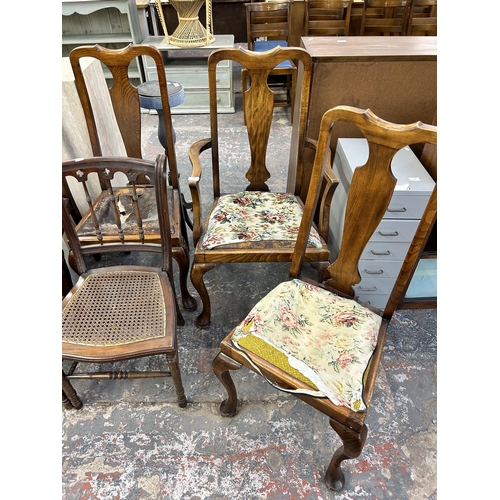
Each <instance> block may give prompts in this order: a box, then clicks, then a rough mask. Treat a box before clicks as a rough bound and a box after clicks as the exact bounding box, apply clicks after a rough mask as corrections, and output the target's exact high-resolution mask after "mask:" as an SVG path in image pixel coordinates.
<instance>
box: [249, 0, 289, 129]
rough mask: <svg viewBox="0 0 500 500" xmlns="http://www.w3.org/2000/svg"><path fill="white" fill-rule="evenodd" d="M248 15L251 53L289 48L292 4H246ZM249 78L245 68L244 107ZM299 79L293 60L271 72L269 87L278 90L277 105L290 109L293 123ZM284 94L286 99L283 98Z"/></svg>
mask: <svg viewBox="0 0 500 500" xmlns="http://www.w3.org/2000/svg"><path fill="white" fill-rule="evenodd" d="M245 12H246V23H247V44H248V50H252V51H255V52H265V51H267V50H271V49H273V48H274V47H278V46H280V47H288V36H289V30H290V28H289V19H290V2H288V1H286V2H252V3H246V4H245ZM283 77H284V78H283ZM247 79H248V72H247V71H246V69H245V68H243V69H242V71H241V84H242V96H243V107H245V104H244V103H245V97H246V89H247V83H248V82H247ZM296 79H297V67H296V65H295V63H294V61H293V60H285V61H282V62H280V63H279V64H278V65H277V66H276V67H275V68H274V69H273V70H272V71H271V72H270V73H269V85H270V87H271V88H273V89H274V90H275V98H274V106H276V107H290V108H291V111H292V112H291V114H290V121H291V122H293V109H294V98H295V82H296ZM283 82H284V83H283ZM283 92H284V94H285V97H284V98H281V97H280V95H281V94H282V93H283ZM245 123H246V116H245Z"/></svg>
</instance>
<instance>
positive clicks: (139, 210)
mask: <svg viewBox="0 0 500 500" xmlns="http://www.w3.org/2000/svg"><path fill="white" fill-rule="evenodd" d="M166 165H167V163H166V157H165V156H164V155H159V156H158V158H157V159H156V162H150V161H146V160H141V159H137V158H105V157H95V158H88V159H81V160H71V161H66V162H64V163H63V164H62V175H63V178H66V177H68V176H71V177H73V178H74V179H76V180H77V181H78V182H79V183H81V184H82V185H83V186H84V188H85V190H86V191H88V189H87V183H88V180H89V177H90V176H91V175H97V176H99V179H100V180H101V181H102V182H103V184H105V185H106V186H107V189H108V190H109V193H110V195H111V198H112V200H113V202H112V204H111V206H109V205H108V206H106V207H103V208H105V210H94V204H93V203H92V201H91V200H90V201H89V210H90V212H91V215H92V217H91V218H92V221H93V224H94V225H95V228H96V233H97V234H98V235H99V238H98V240H99V241H98V243H95V244H91V245H90V244H83V243H82V240H81V238H80V237H79V236H78V233H77V230H76V227H75V224H74V222H73V219H72V218H71V216H70V214H69V211H68V208H67V206H66V204H65V202H64V199H63V204H62V207H63V214H62V222H63V234H64V235H65V237H66V238H67V240H68V245H69V247H70V249H71V250H72V252H73V255H74V256H75V260H76V267H77V272H78V274H79V275H80V278H79V280H78V282H77V283H76V284H75V286H73V287H72V289H71V290H70V292H69V293H68V294H67V295H66V296H65V297H64V298H63V301H62V359H63V361H66V360H69V361H72V363H71V365H70V368H69V369H67V370H66V371H65V370H64V369H63V373H62V390H63V405H64V407H65V408H67V409H71V408H77V409H78V408H81V407H82V406H83V403H82V401H81V399H80V398H79V397H78V395H77V393H76V391H75V389H74V387H73V384H72V381H73V380H80V379H90V380H110V379H127V378H129V379H133V378H149V377H169V376H171V377H172V381H173V384H174V387H175V391H176V393H177V401H178V404H179V406H180V407H182V408H183V407H185V406H186V404H187V402H186V396H185V394H184V389H183V385H182V380H181V373H180V370H179V360H178V350H177V325H183V324H184V320H183V318H182V315H181V312H180V308H179V307H178V305H177V300H176V296H175V289H174V285H173V277H172V247H171V239H170V221H169V212H168V203H167V193H166V191H167V166H166ZM118 172H120V173H122V174H123V175H125V176H126V178H127V180H128V185H127V186H126V187H124V188H114V187H113V186H112V184H111V181H112V179H113V178H114V177H115V175H116V174H117V173H118ZM141 175H144V176H146V177H148V179H149V180H150V184H149V185H148V186H142V185H138V184H137V178H138V177H139V176H141ZM145 190H151V191H152V196H151V197H148V201H147V202H146V196H142V194H143V193H144V191H145ZM89 198H90V196H89ZM126 199H128V200H127V202H129V201H130V203H132V204H133V205H134V210H133V212H132V213H131V214H128V215H127V216H123V215H121V213H120V201H121V200H124V201H125V200H126ZM151 199H152V200H153V201H154V210H155V211H156V213H157V220H156V222H155V223H151V222H150V220H148V214H150V213H151V211H152V207H151V206H150V205H149V203H150V200H151ZM106 210H110V211H112V212H113V217H112V218H111V219H110V218H108V217H106V214H105V211H106ZM125 219H127V220H126V222H125ZM125 225H127V226H128V230H127V231H125V230H124V226H125ZM154 225H156V227H155V231H151V227H152V226H154ZM132 227H133V229H134V231H132ZM104 228H105V231H104V230H102V229H104ZM157 231H158V232H159V233H160V235H161V239H160V240H158V238H157V236H156V232H157ZM120 251H122V252H123V251H131V252H155V253H159V254H160V255H161V267H160V268H154V267H146V266H129V265H128V266H125V265H122V266H105V267H99V268H95V269H90V268H89V266H88V263H87V262H86V257H87V256H89V255H93V254H95V253H99V254H102V253H108V252H120ZM63 269H64V267H63ZM63 275H64V271H63ZM159 355H160V356H165V357H166V361H167V364H168V370H165V371H142V372H137V371H134V372H123V371H118V372H99V371H97V372H96V371H91V372H81V371H79V370H77V368H78V365H79V364H80V363H86V364H88V363H98V364H102V363H114V362H120V361H124V360H130V359H136V358H141V357H145V356H159Z"/></svg>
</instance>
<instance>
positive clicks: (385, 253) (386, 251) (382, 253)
mask: <svg viewBox="0 0 500 500" xmlns="http://www.w3.org/2000/svg"><path fill="white" fill-rule="evenodd" d="M370 252H371V253H372V254H373V255H391V252H389V250H385V251H384V252H375V250H370Z"/></svg>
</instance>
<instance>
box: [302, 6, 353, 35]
mask: <svg viewBox="0 0 500 500" xmlns="http://www.w3.org/2000/svg"><path fill="white" fill-rule="evenodd" d="M352 2H353V0H307V2H306V15H305V35H306V36H347V35H348V34H349V25H350V22H351V8H352Z"/></svg>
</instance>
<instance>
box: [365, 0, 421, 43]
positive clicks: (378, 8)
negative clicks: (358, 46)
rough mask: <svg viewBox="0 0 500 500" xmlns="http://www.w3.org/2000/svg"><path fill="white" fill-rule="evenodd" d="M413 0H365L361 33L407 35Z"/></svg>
mask: <svg viewBox="0 0 500 500" xmlns="http://www.w3.org/2000/svg"><path fill="white" fill-rule="evenodd" d="M410 3H411V0H364V3H363V13H362V16H361V28H360V33H359V34H360V35H365V36H366V35H390V36H394V35H396V36H403V35H406V31H407V23H408V11H409V6H410Z"/></svg>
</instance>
